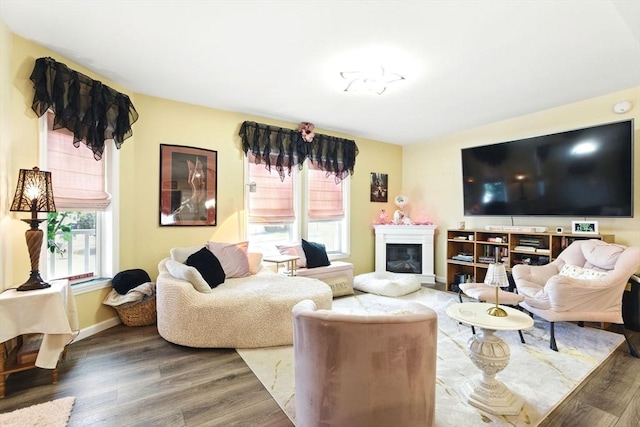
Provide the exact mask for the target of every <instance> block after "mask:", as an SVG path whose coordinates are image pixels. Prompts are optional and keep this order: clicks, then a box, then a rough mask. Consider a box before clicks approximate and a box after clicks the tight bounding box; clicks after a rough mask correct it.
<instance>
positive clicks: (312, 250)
mask: <svg viewBox="0 0 640 427" xmlns="http://www.w3.org/2000/svg"><path fill="white" fill-rule="evenodd" d="M302 250H303V251H304V256H305V257H307V268H315V267H325V266H327V265H331V263H330V262H329V257H328V256H327V250H326V248H325V246H324V245H323V244H322V243H315V242H307V241H306V240H304V239H302Z"/></svg>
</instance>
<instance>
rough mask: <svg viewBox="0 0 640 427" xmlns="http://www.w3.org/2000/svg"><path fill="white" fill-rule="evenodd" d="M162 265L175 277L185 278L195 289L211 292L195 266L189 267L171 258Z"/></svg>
mask: <svg viewBox="0 0 640 427" xmlns="http://www.w3.org/2000/svg"><path fill="white" fill-rule="evenodd" d="M164 266H165V267H166V268H167V271H168V272H169V274H170V275H172V276H173V277H175V278H176V279H180V280H186V281H187V282H189V283H191V284H192V285H193V287H194V288H195V289H196V291H198V292H202V293H204V294H206V293H209V292H211V288H210V287H209V284H208V283H207V282H206V281H205V280H204V279H203V278H202V275H201V274H200V272H199V271H198V270H196V268H195V267H190V266H188V265H186V264H183V263H181V262H178V261H175V260H172V259H168V260H167V262H166V263H165V265H164Z"/></svg>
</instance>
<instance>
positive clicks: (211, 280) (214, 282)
mask: <svg viewBox="0 0 640 427" xmlns="http://www.w3.org/2000/svg"><path fill="white" fill-rule="evenodd" d="M186 264H187V265H188V266H190V267H194V268H195V269H196V270H198V271H199V272H200V274H201V275H202V278H203V279H204V281H205V282H207V283H208V284H209V287H210V288H211V289H213V288H215V287H216V286H218V285H219V284H221V283H224V279H225V275H224V270H223V269H222V265H220V260H219V259H218V258H217V257H216V256H215V255H214V254H213V253H212V252H211V251H210V250H209V249H207V248H202V249H200V250H199V251H198V252H196V253H193V254H191V255H189V258H187V262H186Z"/></svg>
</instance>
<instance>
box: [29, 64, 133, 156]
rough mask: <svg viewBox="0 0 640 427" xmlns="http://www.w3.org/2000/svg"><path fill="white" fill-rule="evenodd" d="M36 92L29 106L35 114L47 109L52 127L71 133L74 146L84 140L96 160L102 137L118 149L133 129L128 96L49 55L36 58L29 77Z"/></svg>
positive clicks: (102, 143) (102, 146) (40, 114)
mask: <svg viewBox="0 0 640 427" xmlns="http://www.w3.org/2000/svg"><path fill="white" fill-rule="evenodd" d="M30 79H31V81H33V86H34V89H35V93H34V95H33V104H32V105H31V108H32V109H33V111H35V113H36V114H37V115H38V117H40V116H42V115H43V114H44V113H45V112H46V111H47V110H48V109H49V108H51V109H52V110H53V112H54V114H55V117H54V120H53V128H54V129H60V128H66V129H69V130H70V131H71V132H73V145H75V146H76V147H78V146H79V145H80V141H82V142H84V143H85V144H86V145H87V146H88V147H89V148H91V150H92V151H93V156H94V157H95V159H96V160H100V159H101V158H102V153H103V152H104V144H105V140H108V139H112V140H113V142H114V143H115V145H116V147H117V148H120V146H121V145H122V143H123V142H124V140H125V139H127V138H129V137H130V136H131V135H132V134H133V132H132V130H131V125H132V124H133V123H134V122H135V121H136V120H138V112H137V111H136V109H135V108H134V107H133V104H132V103H131V100H130V99H129V97H128V96H127V95H125V94H123V93H120V92H118V91H116V90H114V89H112V88H110V87H109V86H107V85H104V84H102V82H100V81H98V80H93V79H91V78H89V77H88V76H86V75H84V74H82V73H79V72H77V71H75V70H72V69H70V68H69V67H67V66H66V65H65V64H63V63H61V62H57V61H55V60H54V59H52V58H38V59H36V65H35V67H34V68H33V72H32V73H31V77H30Z"/></svg>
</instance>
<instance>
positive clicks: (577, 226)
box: [571, 221, 598, 234]
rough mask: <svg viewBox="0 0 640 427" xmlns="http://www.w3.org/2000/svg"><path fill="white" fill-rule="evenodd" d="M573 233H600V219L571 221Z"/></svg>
mask: <svg viewBox="0 0 640 427" xmlns="http://www.w3.org/2000/svg"><path fill="white" fill-rule="evenodd" d="M571 233H572V234H598V221H571Z"/></svg>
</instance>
